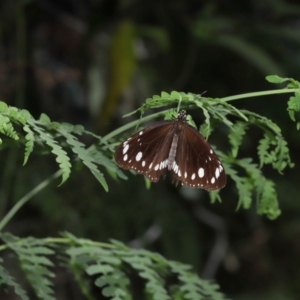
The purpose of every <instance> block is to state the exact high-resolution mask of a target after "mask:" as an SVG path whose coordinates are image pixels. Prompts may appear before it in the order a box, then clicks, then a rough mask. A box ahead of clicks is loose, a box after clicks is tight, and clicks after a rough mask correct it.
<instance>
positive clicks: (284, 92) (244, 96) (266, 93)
mask: <svg viewBox="0 0 300 300" xmlns="http://www.w3.org/2000/svg"><path fill="white" fill-rule="evenodd" d="M297 91H299V90H298V89H282V90H271V91H263V92H253V93H246V94H239V95H234V96H229V97H224V98H220V100H222V101H226V102H227V101H233V100H239V99H243V98H251V97H261V96H269V95H276V94H287V93H295V92H297Z"/></svg>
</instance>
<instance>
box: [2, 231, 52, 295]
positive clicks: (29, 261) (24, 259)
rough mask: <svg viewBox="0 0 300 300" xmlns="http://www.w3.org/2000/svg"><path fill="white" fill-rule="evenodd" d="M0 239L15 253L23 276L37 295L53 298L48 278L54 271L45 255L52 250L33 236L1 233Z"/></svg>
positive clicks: (50, 253)
mask: <svg viewBox="0 0 300 300" xmlns="http://www.w3.org/2000/svg"><path fill="white" fill-rule="evenodd" d="M1 239H2V240H3V241H4V242H5V243H6V244H7V246H8V247H9V248H10V249H11V250H12V251H14V253H15V254H16V255H17V257H18V259H19V261H20V265H21V268H22V269H23V271H24V273H25V276H26V277H27V279H28V281H29V282H30V284H31V286H32V287H33V289H34V291H35V293H36V295H37V297H38V298H39V299H43V300H55V298H54V297H53V293H54V291H53V288H52V286H53V283H52V282H51V281H50V280H49V279H48V278H49V277H51V278H53V277H54V273H53V272H51V271H50V269H49V267H52V266H53V263H52V262H51V261H50V260H49V258H48V257H47V256H48V255H53V254H54V251H53V250H52V249H50V248H49V247H46V243H45V242H44V241H43V240H38V239H35V238H25V239H24V238H23V239H20V238H17V237H15V236H13V235H11V234H8V233H5V234H1Z"/></svg>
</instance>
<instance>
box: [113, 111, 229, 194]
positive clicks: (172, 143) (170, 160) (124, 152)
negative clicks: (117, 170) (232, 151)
mask: <svg viewBox="0 0 300 300" xmlns="http://www.w3.org/2000/svg"><path fill="white" fill-rule="evenodd" d="M185 118H186V113H185V111H180V112H179V114H178V117H177V119H175V120H173V121H164V122H160V123H157V124H155V125H152V126H149V127H147V128H146V129H144V130H141V131H140V132H138V133H136V134H134V135H133V136H131V137H130V138H128V139H127V140H126V141H125V142H123V143H122V144H121V145H120V146H119V147H118V148H117V149H116V152H115V155H114V158H115V160H116V162H117V164H118V165H119V166H120V167H121V168H123V169H130V170H134V171H136V172H137V173H142V174H144V175H145V176H146V177H147V178H149V179H150V180H151V181H153V182H157V181H158V180H159V178H160V177H164V176H165V175H166V173H167V171H168V170H169V171H171V174H172V179H173V182H174V183H175V184H178V183H179V182H182V185H184V186H189V187H194V188H202V189H205V190H209V191H211V190H217V189H221V188H222V187H224V186H225V184H226V175H225V172H224V169H223V166H222V164H221V162H220V160H219V158H218V157H217V155H216V154H215V153H214V151H213V150H212V149H211V147H210V145H209V144H208V143H207V142H206V140H205V139H204V138H203V137H202V136H201V134H200V133H199V132H198V131H197V130H196V129H194V128H193V127H191V126H189V125H188V124H187V123H186V122H185Z"/></svg>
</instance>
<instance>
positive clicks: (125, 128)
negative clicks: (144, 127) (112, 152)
mask: <svg viewBox="0 0 300 300" xmlns="http://www.w3.org/2000/svg"><path fill="white" fill-rule="evenodd" d="M168 111H169V109H166V110H162V111H160V112H158V113H154V114H152V115H150V116H147V117H144V118H142V119H138V120H135V121H132V122H130V123H128V124H126V125H124V126H122V127H120V128H118V129H116V130H114V131H112V132H110V133H109V134H107V135H105V136H104V137H103V138H102V139H101V142H102V143H104V142H106V141H108V140H110V139H111V138H112V137H114V136H116V135H118V134H120V133H121V132H123V131H126V130H128V129H129V128H131V127H134V126H136V125H138V124H139V123H144V122H147V121H150V120H153V119H155V118H157V117H159V116H162V115H164V114H165V113H166V112H168Z"/></svg>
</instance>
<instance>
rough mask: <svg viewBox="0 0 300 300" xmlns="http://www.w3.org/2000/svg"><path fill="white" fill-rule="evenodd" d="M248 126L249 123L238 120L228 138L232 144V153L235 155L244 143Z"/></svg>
mask: <svg viewBox="0 0 300 300" xmlns="http://www.w3.org/2000/svg"><path fill="white" fill-rule="evenodd" d="M247 127H248V125H247V124H246V123H244V122H236V123H235V124H234V126H233V127H232V128H231V131H230V133H229V135H228V139H229V143H230V144H231V153H232V156H233V157H236V156H237V154H238V149H239V147H240V145H241V143H242V140H243V136H244V135H245V133H246V129H247Z"/></svg>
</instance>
